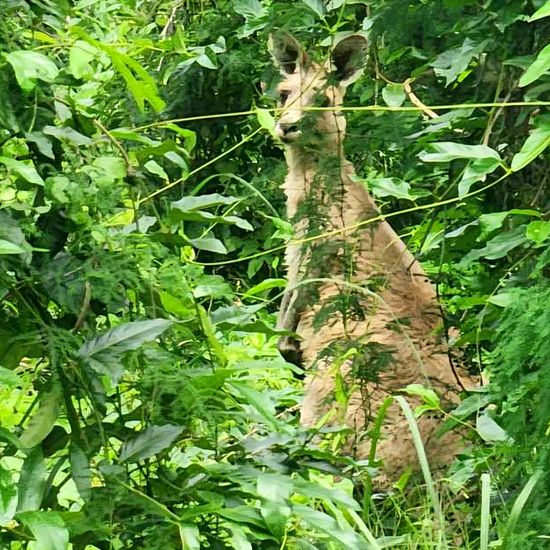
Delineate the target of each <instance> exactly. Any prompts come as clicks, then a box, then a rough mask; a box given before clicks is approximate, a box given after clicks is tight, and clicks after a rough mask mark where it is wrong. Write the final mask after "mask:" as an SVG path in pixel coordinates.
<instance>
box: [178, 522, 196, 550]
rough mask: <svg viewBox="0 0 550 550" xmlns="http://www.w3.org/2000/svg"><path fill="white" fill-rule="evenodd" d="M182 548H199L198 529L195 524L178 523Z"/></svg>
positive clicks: (186, 549) (191, 549) (189, 549)
mask: <svg viewBox="0 0 550 550" xmlns="http://www.w3.org/2000/svg"><path fill="white" fill-rule="evenodd" d="M178 529H179V534H180V540H181V545H182V550H200V548H201V543H200V539H199V529H198V527H196V526H195V525H183V524H181V523H180V524H178Z"/></svg>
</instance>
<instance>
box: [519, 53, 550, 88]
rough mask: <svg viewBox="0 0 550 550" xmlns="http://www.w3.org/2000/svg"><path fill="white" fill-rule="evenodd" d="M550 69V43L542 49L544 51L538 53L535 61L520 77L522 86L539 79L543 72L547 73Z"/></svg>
mask: <svg viewBox="0 0 550 550" xmlns="http://www.w3.org/2000/svg"><path fill="white" fill-rule="evenodd" d="M549 69H550V44H548V46H546V47H545V48H543V49H542V51H541V52H540V53H539V54H538V55H537V58H536V59H535V61H533V63H532V64H531V65H530V66H529V67H528V68H527V70H526V71H525V72H524V73H523V75H522V76H521V78H520V79H519V86H520V88H521V87H523V86H527V85H528V84H531V82H534V81H535V80H538V79H539V78H540V77H541V76H542V75H543V74H545V73H546V72H547V71H548V70H549Z"/></svg>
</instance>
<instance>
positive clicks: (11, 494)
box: [0, 464, 17, 526]
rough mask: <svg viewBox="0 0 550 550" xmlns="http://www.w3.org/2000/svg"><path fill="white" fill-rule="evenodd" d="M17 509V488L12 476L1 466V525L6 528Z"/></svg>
mask: <svg viewBox="0 0 550 550" xmlns="http://www.w3.org/2000/svg"><path fill="white" fill-rule="evenodd" d="M16 509H17V487H16V486H15V483H14V481H13V477H12V474H11V472H10V471H9V470H6V469H5V468H4V467H3V466H2V465H1V464H0V525H2V526H5V525H6V524H7V523H8V522H9V521H10V520H11V519H12V518H13V516H14V514H15V510H16Z"/></svg>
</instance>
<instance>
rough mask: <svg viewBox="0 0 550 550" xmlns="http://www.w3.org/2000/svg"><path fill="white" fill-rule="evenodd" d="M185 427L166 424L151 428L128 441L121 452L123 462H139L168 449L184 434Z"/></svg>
mask: <svg viewBox="0 0 550 550" xmlns="http://www.w3.org/2000/svg"><path fill="white" fill-rule="evenodd" d="M182 430H183V427H181V426H173V425H172V424H165V425H163V426H149V427H148V428H147V429H146V430H145V431H144V432H143V433H140V434H139V435H138V436H137V437H136V438H135V439H132V440H131V441H127V442H126V443H124V444H123V445H122V449H121V450H120V461H121V462H139V461H140V460H143V459H145V458H150V457H152V456H154V455H156V454H158V453H160V452H161V451H164V449H167V448H168V447H169V446H170V445H171V444H172V443H173V442H174V441H175V440H176V438H177V437H178V435H179V434H180V433H181V432H182Z"/></svg>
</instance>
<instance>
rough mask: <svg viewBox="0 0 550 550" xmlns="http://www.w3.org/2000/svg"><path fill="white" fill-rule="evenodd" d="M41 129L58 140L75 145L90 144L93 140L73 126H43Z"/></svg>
mask: <svg viewBox="0 0 550 550" xmlns="http://www.w3.org/2000/svg"><path fill="white" fill-rule="evenodd" d="M42 131H43V132H44V133H45V134H46V135H48V136H53V137H55V138H57V139H58V140H59V141H62V142H63V141H65V142H67V143H70V144H71V145H74V146H76V147H80V146H84V147H85V146H87V145H91V144H92V143H93V142H94V140H93V139H91V138H89V137H88V136H85V135H84V134H81V133H80V132H77V131H76V130H75V129H74V128H71V127H70V126H67V127H65V128H58V127H57V126H44V128H43V129H42Z"/></svg>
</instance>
